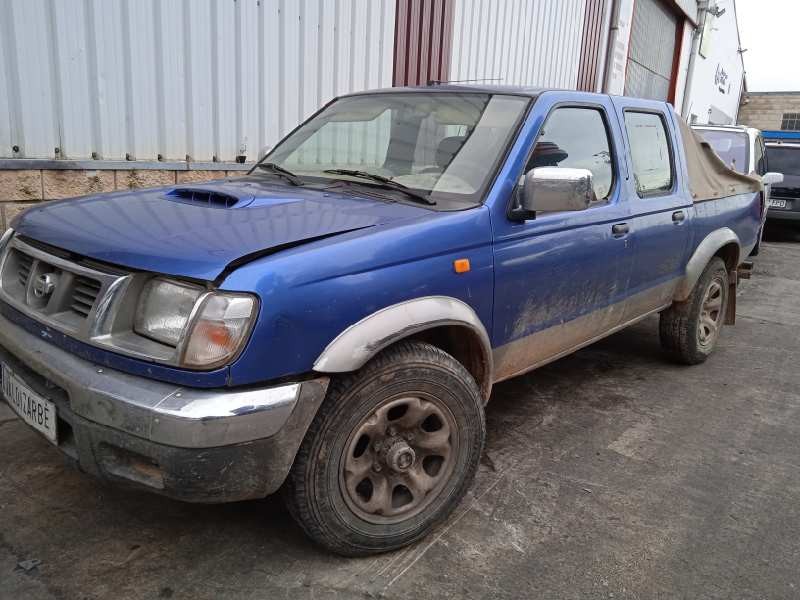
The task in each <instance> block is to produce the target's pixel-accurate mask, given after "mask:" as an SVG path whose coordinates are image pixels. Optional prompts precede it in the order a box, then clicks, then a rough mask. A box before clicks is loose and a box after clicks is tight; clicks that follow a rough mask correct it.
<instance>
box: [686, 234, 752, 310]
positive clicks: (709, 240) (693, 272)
mask: <svg viewBox="0 0 800 600" xmlns="http://www.w3.org/2000/svg"><path fill="white" fill-rule="evenodd" d="M726 246H735V248H736V252H735V254H736V256H735V257H733V260H732V262H733V264H729V265H728V268H729V270H731V271H735V270H736V267H737V266H738V264H739V260H740V258H741V256H742V244H741V242H740V241H739V236H737V235H736V233H734V231H733V230H731V229H729V228H728V227H721V228H720V229H716V230H714V231H712V232H711V233H709V234H708V235H707V236H706V237H705V239H704V240H703V241H702V242H700V244H699V245H698V246H697V249H696V250H695V251H694V254H692V257H691V258H690V259H689V262H688V264H687V265H686V274H685V275H684V276H683V279H682V280H681V282H680V283H679V284H678V287H677V288H676V290H675V294H674V296H673V300H675V301H678V302H682V301H684V300H686V299H687V298H688V297H689V295H690V294H691V293H692V290H693V289H694V286H695V284H697V280H698V279H700V275H702V274H703V270H705V268H706V265H708V263H709V261H711V259H712V258H714V256H716V255H717V254H718V253H719V251H720V250H722V249H723V248H725V247H726Z"/></svg>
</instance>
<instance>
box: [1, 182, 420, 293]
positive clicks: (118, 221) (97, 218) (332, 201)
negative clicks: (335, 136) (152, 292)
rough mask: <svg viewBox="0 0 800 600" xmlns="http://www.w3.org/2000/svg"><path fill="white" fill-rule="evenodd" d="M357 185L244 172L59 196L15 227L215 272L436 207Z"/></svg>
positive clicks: (79, 248) (117, 254)
mask: <svg viewBox="0 0 800 600" xmlns="http://www.w3.org/2000/svg"><path fill="white" fill-rule="evenodd" d="M353 189H354V190H359V189H360V188H353ZM355 193H356V192H353V193H350V192H348V193H342V192H339V191H332V190H330V189H328V190H317V189H310V188H303V187H289V186H285V185H281V184H280V183H276V182H274V181H273V180H265V179H264V178H260V177H257V176H256V177H242V178H237V179H234V180H225V181H218V182H211V183H207V184H199V185H198V184H186V185H176V186H170V187H166V188H157V189H149V190H137V191H126V192H116V193H112V194H100V195H96V196H86V197H84V198H80V199H76V200H65V201H59V202H54V203H51V204H48V205H46V206H42V207H38V208H34V209H31V210H29V211H28V212H26V213H25V214H23V215H22V216H21V217H20V218H19V219H18V220H17V221H16V222H15V223H13V227H14V229H15V230H16V231H17V233H18V234H19V235H23V236H26V237H28V238H32V239H34V240H38V241H41V242H44V243H47V244H49V245H51V246H55V247H57V248H61V249H63V250H68V251H70V252H73V253H76V254H79V255H82V256H86V257H89V258H93V259H95V260H99V261H103V262H107V263H111V264H115V265H119V266H123V267H128V268H130V269H135V270H143V271H153V272H156V273H163V274H167V275H176V276H182V277H191V278H195V279H202V280H207V281H213V280H215V279H217V278H218V277H219V276H220V275H221V274H222V273H223V272H225V271H226V269H228V268H229V267H232V266H235V265H236V264H240V263H243V262H246V261H247V260H249V259H251V258H255V257H257V256H260V255H263V254H266V253H270V252H274V251H278V250H281V249H285V248H289V247H292V246H295V245H298V244H301V243H305V242H310V241H313V240H316V239H321V238H324V237H329V236H332V235H336V234H341V233H345V232H349V231H354V230H357V229H363V228H366V227H372V226H375V225H381V224H385V223H389V222H393V221H397V220H400V219H409V218H413V217H416V216H420V215H423V214H427V213H429V211H428V210H426V209H423V208H421V207H420V208H417V207H415V206H409V205H406V204H399V203H388V202H386V201H381V200H376V199H374V198H370V197H369V196H367V195H365V196H361V195H355Z"/></svg>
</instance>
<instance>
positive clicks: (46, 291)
mask: <svg viewBox="0 0 800 600" xmlns="http://www.w3.org/2000/svg"><path fill="white" fill-rule="evenodd" d="M57 284H58V276H57V275H55V274H53V273H45V274H44V275H39V276H38V277H37V278H36V280H35V281H34V282H33V295H34V296H36V297H37V298H46V297H47V296H49V295H50V294H52V293H53V290H54V289H56V285H57Z"/></svg>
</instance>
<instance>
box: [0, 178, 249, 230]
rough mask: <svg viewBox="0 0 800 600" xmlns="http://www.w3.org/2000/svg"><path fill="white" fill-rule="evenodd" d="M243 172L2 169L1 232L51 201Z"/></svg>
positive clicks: (0, 194) (0, 181)
mask: <svg viewBox="0 0 800 600" xmlns="http://www.w3.org/2000/svg"><path fill="white" fill-rule="evenodd" d="M242 174H243V171H241V170H236V171H199V170H195V171H185V170H184V171H172V170H165V169H138V170H137V169H132V170H124V171H122V170H120V171H114V170H97V171H77V170H76V171H71V170H49V169H18V170H14V169H11V170H4V169H0V234H1V233H2V232H3V231H5V229H6V227H8V226H9V224H10V223H11V220H12V219H13V218H14V216H16V215H17V214H18V213H19V212H21V211H23V210H25V209H26V208H30V207H31V206H35V205H36V204H38V203H40V202H45V201H47V200H58V199H60V198H72V197H75V196H84V195H86V194H97V193H101V192H113V191H114V190H127V189H135V188H146V187H157V186H161V185H171V184H175V183H182V182H190V181H194V182H199V181H208V180H211V179H218V178H220V177H227V176H229V175H230V176H235V175H242Z"/></svg>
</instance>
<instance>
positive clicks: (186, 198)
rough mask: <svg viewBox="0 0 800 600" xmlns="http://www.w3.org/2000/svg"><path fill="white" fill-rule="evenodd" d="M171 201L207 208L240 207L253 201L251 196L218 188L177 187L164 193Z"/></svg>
mask: <svg viewBox="0 0 800 600" xmlns="http://www.w3.org/2000/svg"><path fill="white" fill-rule="evenodd" d="M165 196H166V198H168V199H169V200H172V201H173V202H182V203H184V204H193V205H195V206H205V207H208V208H242V207H245V206H247V205H248V204H250V203H251V202H252V201H253V196H237V195H234V194H230V193H227V192H222V191H220V190H219V189H208V188H203V187H179V188H175V189H173V190H171V191H169V192H167V193H166V195H165Z"/></svg>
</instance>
